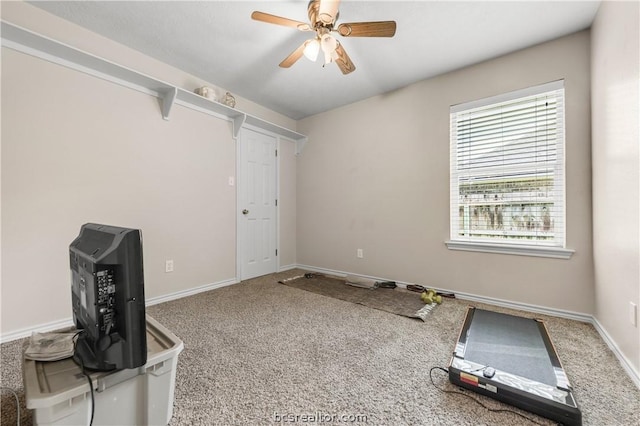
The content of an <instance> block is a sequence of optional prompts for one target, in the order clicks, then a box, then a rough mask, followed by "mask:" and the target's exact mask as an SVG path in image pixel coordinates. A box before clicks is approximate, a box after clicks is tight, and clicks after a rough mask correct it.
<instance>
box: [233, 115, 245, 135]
mask: <svg viewBox="0 0 640 426" xmlns="http://www.w3.org/2000/svg"><path fill="white" fill-rule="evenodd" d="M246 119H247V114H238V115H236V116H235V117H232V118H231V120H232V122H233V138H234V139H236V140H237V139H238V135H239V134H240V129H242V125H243V124H244V122H245V120H246Z"/></svg>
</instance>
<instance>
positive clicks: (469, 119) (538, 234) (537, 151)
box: [450, 81, 565, 247]
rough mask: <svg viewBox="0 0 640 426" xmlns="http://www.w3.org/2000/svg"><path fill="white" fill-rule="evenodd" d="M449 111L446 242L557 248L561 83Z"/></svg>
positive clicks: (560, 236) (561, 235)
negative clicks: (448, 234)
mask: <svg viewBox="0 0 640 426" xmlns="http://www.w3.org/2000/svg"><path fill="white" fill-rule="evenodd" d="M450 116H451V213H450V214H451V240H452V241H477V242H491V243H503V244H526V245H543V246H555V247H564V245H565V203H564V191H565V183H564V81H556V82H552V83H548V84H544V85H541V86H536V87H531V88H528V89H524V90H519V91H516V92H511V93H508V94H505V95H500V96H496V97H492V98H488V99H483V100H479V101H474V102H470V103H466V104H461V105H456V106H453V107H451V115H450Z"/></svg>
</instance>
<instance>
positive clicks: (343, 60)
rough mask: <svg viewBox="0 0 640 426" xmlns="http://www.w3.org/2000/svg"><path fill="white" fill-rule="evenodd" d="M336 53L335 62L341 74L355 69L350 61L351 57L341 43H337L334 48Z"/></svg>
mask: <svg viewBox="0 0 640 426" xmlns="http://www.w3.org/2000/svg"><path fill="white" fill-rule="evenodd" d="M336 53H337V54H338V58H337V59H335V62H336V64H337V65H338V67H339V68H340V71H342V74H349V73H350V72H353V71H355V70H356V66H355V65H353V62H351V58H349V55H347V52H345V51H344V48H343V47H342V45H341V44H338V47H337V48H336Z"/></svg>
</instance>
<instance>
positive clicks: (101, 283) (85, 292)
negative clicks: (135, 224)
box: [69, 223, 147, 371]
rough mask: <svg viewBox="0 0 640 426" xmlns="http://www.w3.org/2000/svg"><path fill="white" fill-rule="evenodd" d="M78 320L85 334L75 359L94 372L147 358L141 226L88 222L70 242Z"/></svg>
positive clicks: (132, 364) (138, 363)
mask: <svg viewBox="0 0 640 426" xmlns="http://www.w3.org/2000/svg"><path fill="white" fill-rule="evenodd" d="M69 256H70V262H71V302H72V307H73V321H74V323H75V325H76V327H77V328H78V330H82V333H81V334H80V335H79V337H78V341H77V344H76V350H75V354H74V359H75V360H76V362H78V363H79V364H80V365H82V366H83V367H85V368H88V369H92V370H103V371H109V370H116V369H123V368H136V367H140V366H142V365H144V364H145V363H146V362H147V340H146V338H147V335H146V319H145V299H144V273H143V267H142V233H141V232H140V230H138V229H129V228H121V227H117V226H107V225H99V224H95V223H87V224H85V225H83V226H82V228H81V229H80V235H78V237H77V238H76V239H75V240H73V242H72V243H71V245H70V246H69Z"/></svg>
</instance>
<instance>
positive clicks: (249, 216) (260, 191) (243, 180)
mask: <svg viewBox="0 0 640 426" xmlns="http://www.w3.org/2000/svg"><path fill="white" fill-rule="evenodd" d="M241 133H242V135H241V138H240V139H241V140H240V144H241V146H240V172H239V174H240V182H238V184H239V188H238V189H239V192H240V197H239V201H240V202H239V205H238V207H239V208H238V210H239V212H238V216H239V217H238V221H239V224H240V248H239V250H238V252H239V255H240V257H241V259H240V265H241V268H240V269H241V272H240V274H241V279H243V280H245V279H249V278H253V277H258V276H261V275H266V274H270V273H272V272H276V268H277V260H276V259H277V258H276V235H277V231H276V226H277V220H276V197H277V192H276V138H275V137H273V136H269V135H265V134H263V133H259V132H256V131H253V130H250V129H247V128H243V129H242V132H241Z"/></svg>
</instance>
